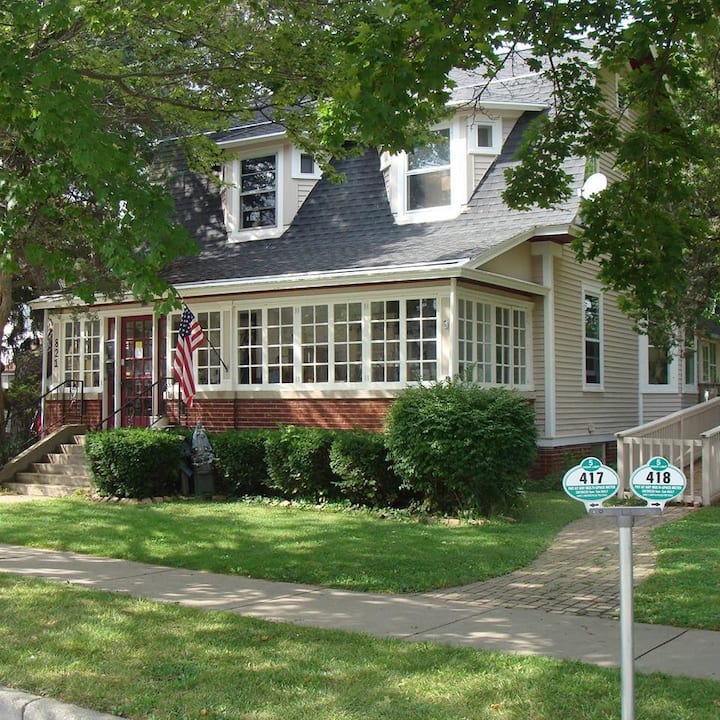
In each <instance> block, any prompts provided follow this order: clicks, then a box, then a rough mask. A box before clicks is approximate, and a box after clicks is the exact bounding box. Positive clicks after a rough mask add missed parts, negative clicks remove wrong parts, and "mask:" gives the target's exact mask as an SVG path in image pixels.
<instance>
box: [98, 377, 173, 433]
mask: <svg viewBox="0 0 720 720" xmlns="http://www.w3.org/2000/svg"><path fill="white" fill-rule="evenodd" d="M176 385H177V380H176V379H175V378H174V377H163V378H160V379H159V380H156V381H155V382H154V383H152V385H148V386H147V387H146V388H144V389H143V390H142V392H140V393H136V394H134V395H131V396H129V397H128V398H127V399H126V400H125V402H124V403H123V404H122V405H120V407H118V408H117V409H116V410H114V411H113V412H112V413H110V414H109V415H107V416H106V417H104V418H103V419H102V420H100V422H98V423H97V424H96V425H95V429H96V430H107V429H108V428H109V427H110V426H111V425H112V427H117V423H116V419H117V417H118V415H120V417H121V418H122V417H123V414H124V416H125V423H124V424H125V425H127V426H129V427H134V426H136V425H138V424H139V423H138V422H137V419H138V418H149V419H150V420H149V427H154V426H156V425H157V424H158V423H159V422H160V421H161V419H162V418H163V417H165V416H166V415H167V411H168V408H169V407H170V405H171V403H177V411H176V413H177V414H176V417H177V418H179V417H180V409H181V407H180V404H181V400H180V393H179V392H177V388H176ZM142 426H143V427H147V425H145V422H144V420H143V421H142Z"/></svg>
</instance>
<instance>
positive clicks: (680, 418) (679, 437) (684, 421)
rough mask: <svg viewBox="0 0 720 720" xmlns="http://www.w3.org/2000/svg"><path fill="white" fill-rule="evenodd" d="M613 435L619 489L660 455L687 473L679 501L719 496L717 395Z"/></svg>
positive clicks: (719, 404)
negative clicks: (684, 488) (614, 437)
mask: <svg viewBox="0 0 720 720" xmlns="http://www.w3.org/2000/svg"><path fill="white" fill-rule="evenodd" d="M616 438H617V455H618V475H619V476H620V491H619V492H620V493H622V492H625V491H626V490H628V489H629V482H630V476H631V475H632V473H633V471H634V470H635V469H636V468H638V467H640V465H644V464H645V463H646V462H647V461H648V460H650V458H652V457H655V456H656V455H660V456H662V457H664V458H666V459H667V460H668V461H669V462H670V463H671V464H673V465H675V466H677V467H679V468H680V469H681V470H682V471H683V472H684V473H685V476H686V477H687V489H686V490H685V493H684V494H683V496H682V497H681V498H680V500H681V501H682V502H686V503H702V504H703V505H710V503H711V502H713V500H717V499H719V498H720V397H718V398H714V399H712V400H709V401H707V402H703V403H700V404H698V405H693V406H692V407H690V408H686V409H685V410H678V411H677V412H675V413H673V414H672V415H667V416H666V417H664V418H660V419H659V420H654V421H653V422H650V423H646V424H645V425H638V426H637V427H634V428H631V429H630V430H624V431H623V432H619V433H617V435H616Z"/></svg>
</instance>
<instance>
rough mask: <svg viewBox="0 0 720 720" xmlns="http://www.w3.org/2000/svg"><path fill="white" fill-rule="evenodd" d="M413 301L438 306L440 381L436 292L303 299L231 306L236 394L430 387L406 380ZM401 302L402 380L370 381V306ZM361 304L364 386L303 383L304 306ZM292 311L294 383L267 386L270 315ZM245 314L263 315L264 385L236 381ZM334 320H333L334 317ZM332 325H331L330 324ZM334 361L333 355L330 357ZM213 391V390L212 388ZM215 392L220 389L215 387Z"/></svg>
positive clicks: (438, 299)
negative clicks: (408, 305) (273, 310)
mask: <svg viewBox="0 0 720 720" xmlns="http://www.w3.org/2000/svg"><path fill="white" fill-rule="evenodd" d="M413 299H433V300H435V303H436V311H437V315H436V318H435V320H436V336H435V343H436V358H435V376H436V379H439V378H440V374H441V358H442V344H443V333H442V319H441V297H440V296H439V295H438V294H437V292H433V291H432V290H431V289H429V288H428V289H423V288H418V289H416V290H415V291H403V292H397V293H386V292H385V293H360V294H357V295H317V296H307V297H305V296H303V297H293V298H276V299H274V300H266V301H263V302H252V301H246V302H236V303H233V306H232V337H233V342H232V345H233V373H232V385H233V388H234V389H235V390H237V391H241V392H242V391H257V390H278V391H282V390H303V391H307V390H313V389H316V390H353V391H355V390H379V389H383V390H384V389H401V388H404V387H407V385H408V384H413V385H416V384H427V383H429V382H432V381H417V380H414V379H412V378H408V377H407V369H408V360H407V343H408V341H409V339H408V337H407V315H406V305H405V303H406V301H407V300H413ZM394 300H397V301H399V302H400V328H401V329H400V354H399V364H400V379H399V380H397V381H388V382H377V381H376V382H373V381H371V379H370V378H371V372H372V368H371V358H372V347H371V335H370V315H371V303H372V302H376V301H394ZM356 302H358V303H360V304H361V312H362V381H361V382H338V381H335V380H334V379H328V381H327V382H302V352H301V347H302V343H301V341H300V327H301V315H300V308H301V307H302V306H304V305H328V306H332V305H335V304H345V303H348V304H349V303H356ZM287 306H292V307H293V343H294V345H293V347H294V350H293V368H294V369H293V373H294V381H293V382H292V383H270V382H267V377H268V375H267V367H268V356H267V353H268V347H267V311H268V310H269V309H271V308H279V307H287ZM245 310H260V311H261V312H262V334H263V340H262V355H263V358H262V367H263V377H264V378H266V380H265V382H263V383H248V384H240V382H239V381H238V377H237V368H238V367H239V364H240V357H239V354H238V351H239V348H238V346H237V313H238V312H239V311H245ZM331 317H332V316H331ZM329 322H330V321H329ZM328 332H329V338H328V344H329V350H330V351H331V352H332V349H333V347H334V328H333V323H332V322H330V326H329V328H328ZM331 358H332V355H331ZM333 368H334V363H333V361H332V359H330V361H329V364H328V378H332V377H333ZM209 389H210V388H209ZM213 389H219V388H218V387H217V386H213Z"/></svg>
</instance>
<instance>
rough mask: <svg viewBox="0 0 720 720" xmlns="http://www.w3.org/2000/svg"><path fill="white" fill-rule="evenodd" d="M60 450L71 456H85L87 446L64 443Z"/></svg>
mask: <svg viewBox="0 0 720 720" xmlns="http://www.w3.org/2000/svg"><path fill="white" fill-rule="evenodd" d="M60 452H61V453H62V454H63V455H68V456H70V457H85V446H84V445H77V444H75V443H63V444H62V445H61V446H60Z"/></svg>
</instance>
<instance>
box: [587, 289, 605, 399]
mask: <svg viewBox="0 0 720 720" xmlns="http://www.w3.org/2000/svg"><path fill="white" fill-rule="evenodd" d="M583 312H584V316H585V318H584V323H585V328H584V330H585V383H586V384H588V385H600V384H601V383H602V344H601V332H600V330H601V328H600V323H601V316H600V297H599V296H598V295H591V294H589V293H585V296H584V299H583Z"/></svg>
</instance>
